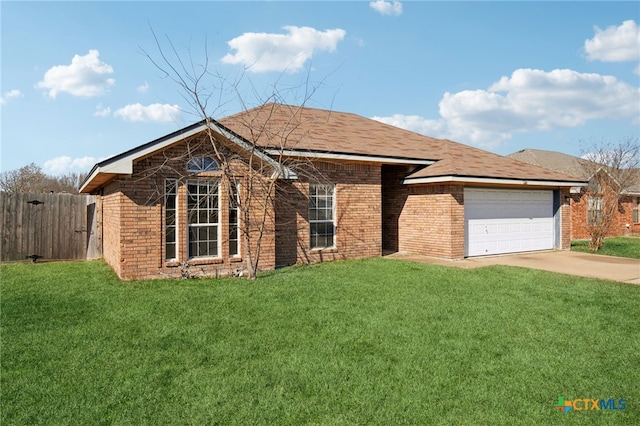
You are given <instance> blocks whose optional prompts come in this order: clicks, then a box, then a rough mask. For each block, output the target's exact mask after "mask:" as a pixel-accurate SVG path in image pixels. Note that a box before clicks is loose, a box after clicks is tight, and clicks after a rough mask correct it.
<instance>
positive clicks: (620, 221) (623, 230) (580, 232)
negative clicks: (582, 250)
mask: <svg viewBox="0 0 640 426" xmlns="http://www.w3.org/2000/svg"><path fill="white" fill-rule="evenodd" d="M588 198H589V195H588V194H586V190H585V189H584V188H583V189H582V192H581V193H580V194H571V238H572V239H588V238H590V235H589V224H588V207H589V202H588ZM633 207H634V197H632V196H625V197H622V199H621V200H620V202H619V203H618V211H617V213H616V215H615V217H614V220H613V222H612V224H611V226H610V228H609V231H608V232H607V236H608V237H617V236H622V235H630V234H632V233H639V232H640V223H634V222H633ZM627 224H628V225H629V226H628V227H627Z"/></svg>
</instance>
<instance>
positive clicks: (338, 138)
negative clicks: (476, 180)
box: [219, 103, 582, 182]
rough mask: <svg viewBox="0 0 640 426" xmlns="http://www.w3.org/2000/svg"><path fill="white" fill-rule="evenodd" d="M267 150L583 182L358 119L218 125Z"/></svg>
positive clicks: (257, 115) (429, 172) (289, 117)
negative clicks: (403, 161)
mask: <svg viewBox="0 0 640 426" xmlns="http://www.w3.org/2000/svg"><path fill="white" fill-rule="evenodd" d="M219 122H220V123H221V124H222V125H224V126H226V127H228V128H229V129H231V130H233V131H234V132H236V133H237V134H239V135H240V136H242V137H244V138H245V139H247V140H249V141H252V142H255V143H256V144H257V145H258V146H261V147H265V148H286V149H291V150H299V151H314V152H326V153H334V154H357V155H366V156H378V157H393V158H403V159H415V160H437V162H436V163H435V164H433V165H430V166H427V167H425V168H423V169H421V170H419V171H417V172H416V173H414V174H413V175H411V176H408V178H410V179H412V178H428V177H439V176H463V177H481V178H498V179H525V180H541V181H565V182H566V181H569V182H581V181H582V179H580V178H579V177H578V178H577V177H574V176H570V175H567V174H565V173H560V172H557V171H552V170H548V169H544V168H542V167H538V166H535V165H531V164H528V163H525V162H521V161H518V160H516V159H513V158H508V157H503V156H500V155H497V154H493V153H491V152H487V151H484V150H481V149H478V148H473V147H470V146H467V145H464V144H461V143H457V142H453V141H450V140H445V139H434V138H431V137H428V136H424V135H421V134H418V133H414V132H411V131H408V130H404V129H400V128H398V127H394V126H391V125H388V124H384V123H381V122H379V121H375V120H371V119H368V118H364V117H361V116H358V115H356V114H351V113H344V112H336V111H327V110H321V109H315V108H307V107H297V106H291V105H282V104H275V103H270V104H265V105H263V106H261V107H258V108H254V109H251V110H248V111H245V112H242V113H239V114H235V115H232V116H229V117H226V118H223V119H221V120H219Z"/></svg>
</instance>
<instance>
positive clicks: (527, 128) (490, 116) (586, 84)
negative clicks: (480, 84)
mask: <svg viewBox="0 0 640 426" xmlns="http://www.w3.org/2000/svg"><path fill="white" fill-rule="evenodd" d="M639 97H640V89H638V88H637V87H633V86H631V85H629V84H627V83H624V82H621V81H618V80H617V79H616V78H615V77H612V76H603V75H599V74H584V73H579V72H576V71H572V70H567V69H563V70H553V71H550V72H545V71H541V70H534V69H519V70H516V71H514V72H513V74H512V75H511V77H502V78H501V79H500V80H499V81H498V82H496V83H494V84H493V85H491V86H490V87H489V88H488V89H487V90H465V91H461V92H457V93H448V92H447V93H445V94H444V95H443V97H442V99H441V100H440V103H439V107H440V118H438V119H437V120H433V119H427V118H422V117H419V116H401V115H395V116H391V117H375V119H377V120H378V121H382V122H385V123H388V124H394V125H397V126H399V127H403V128H406V129H408V130H412V131H415V132H418V133H422V134H427V135H429V136H433V137H440V138H449V139H453V140H458V141H460V142H466V143H471V144H474V145H479V146H483V147H485V148H495V147H497V146H499V145H501V144H503V143H505V142H506V141H508V140H509V139H511V137H512V135H513V134H514V133H523V132H535V131H544V130H553V129H560V128H567V127H577V126H581V125H584V124H585V123H586V122H587V121H589V120H597V119H624V118H630V119H632V120H637V117H638V116H640V103H639V102H638V100H639Z"/></svg>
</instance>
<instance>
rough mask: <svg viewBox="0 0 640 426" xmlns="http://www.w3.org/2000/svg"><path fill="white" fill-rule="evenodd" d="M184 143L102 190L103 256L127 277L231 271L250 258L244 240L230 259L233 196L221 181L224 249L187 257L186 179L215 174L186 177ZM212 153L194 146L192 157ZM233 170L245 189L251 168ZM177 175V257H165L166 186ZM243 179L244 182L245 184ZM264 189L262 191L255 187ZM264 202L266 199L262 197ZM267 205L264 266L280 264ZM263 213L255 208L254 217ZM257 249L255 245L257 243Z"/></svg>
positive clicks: (234, 167) (237, 166) (234, 166)
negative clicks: (201, 256) (230, 201)
mask: <svg viewBox="0 0 640 426" xmlns="http://www.w3.org/2000/svg"><path fill="white" fill-rule="evenodd" d="M185 152H186V148H185V144H181V145H177V146H174V147H172V148H169V149H167V150H165V151H163V152H159V153H156V154H154V155H153V156H151V157H148V158H145V159H142V160H140V161H138V162H137V163H135V164H134V171H133V174H132V175H131V176H128V177H120V178H118V179H117V180H115V181H113V182H111V183H110V184H108V185H107V186H106V188H105V189H104V191H103V195H104V197H103V202H104V204H103V215H104V216H103V218H104V222H103V227H104V257H105V260H106V261H107V262H108V263H109V265H111V266H112V267H113V269H114V271H115V272H116V273H117V274H118V275H119V276H120V277H121V278H122V279H127V280H128V279H146V278H162V277H180V276H181V275H182V273H183V272H188V273H189V274H191V275H213V276H218V275H226V274H228V273H229V272H230V271H233V270H235V269H237V268H238V266H240V262H242V261H243V260H245V259H246V255H247V250H246V247H245V244H244V241H241V243H240V250H241V253H240V257H239V258H230V257H229V247H228V235H229V233H228V229H229V228H228V197H227V190H226V188H225V187H223V185H222V184H221V190H220V205H219V208H220V234H219V235H220V237H221V238H220V253H219V255H220V256H219V257H217V258H215V259H213V258H209V259H188V258H187V256H188V255H187V245H186V239H187V232H188V228H187V225H186V224H187V214H186V207H187V206H186V203H187V201H186V200H187V192H186V181H187V179H193V178H198V177H200V178H214V177H216V176H217V174H216V173H202V174H200V175H199V176H186V171H185V170H186V164H187V161H188V157H187V156H186V155H185ZM206 154H210V152H209V150H207V149H206V144H205V145H204V146H203V145H198V144H194V145H191V146H190V156H196V155H206ZM231 167H232V170H233V173H234V175H235V176H237V180H238V181H239V182H240V185H241V191H242V190H243V188H246V176H247V175H249V173H247V169H246V166H245V165H244V163H242V162H241V161H240V160H233V161H232V164H231ZM167 178H171V179H178V180H179V185H178V224H177V228H178V229H177V234H178V235H177V239H178V244H177V260H176V261H173V262H167V261H165V254H164V211H163V210H164V185H165V179H167ZM243 182H245V183H244V184H243ZM256 192H257V193H259V191H256ZM256 201H257V202H258V203H259V204H260V205H263V204H265V198H262V199H261V198H260V196H258V197H257V199H256ZM266 203H267V210H268V218H267V229H266V232H264V235H263V238H262V252H261V256H260V258H259V259H260V268H261V269H270V268H273V267H274V266H275V256H274V245H275V243H274V232H273V228H274V226H273V216H274V214H273V209H272V207H271V206H270V204H269V201H268V200H267V201H266ZM259 213H260V212H257V211H254V212H252V217H253V218H255V217H256V215H259ZM254 250H255V244H254Z"/></svg>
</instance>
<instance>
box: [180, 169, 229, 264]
mask: <svg viewBox="0 0 640 426" xmlns="http://www.w3.org/2000/svg"><path fill="white" fill-rule="evenodd" d="M203 181H208V182H217V185H218V223H217V230H216V234H217V240H218V242H217V247H216V251H217V252H218V254H217V255H215V256H211V255H209V256H192V255H191V250H190V245H191V241H190V239H189V229H190V228H191V227H195V228H198V227H201V226H210V225H211V224H193V225H192V224H190V223H189V183H190V182H203ZM196 184H197V183H196ZM220 186H221V185H220V181H219V180H217V179H206V178H205V179H202V178H201V179H189V180H187V199H186V209H187V210H186V213H187V223H186V225H187V233H186V249H187V259H188V260H200V259H220V258H222V247H221V235H222V233H221V231H222V223H221V222H222V215H221V211H220Z"/></svg>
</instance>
